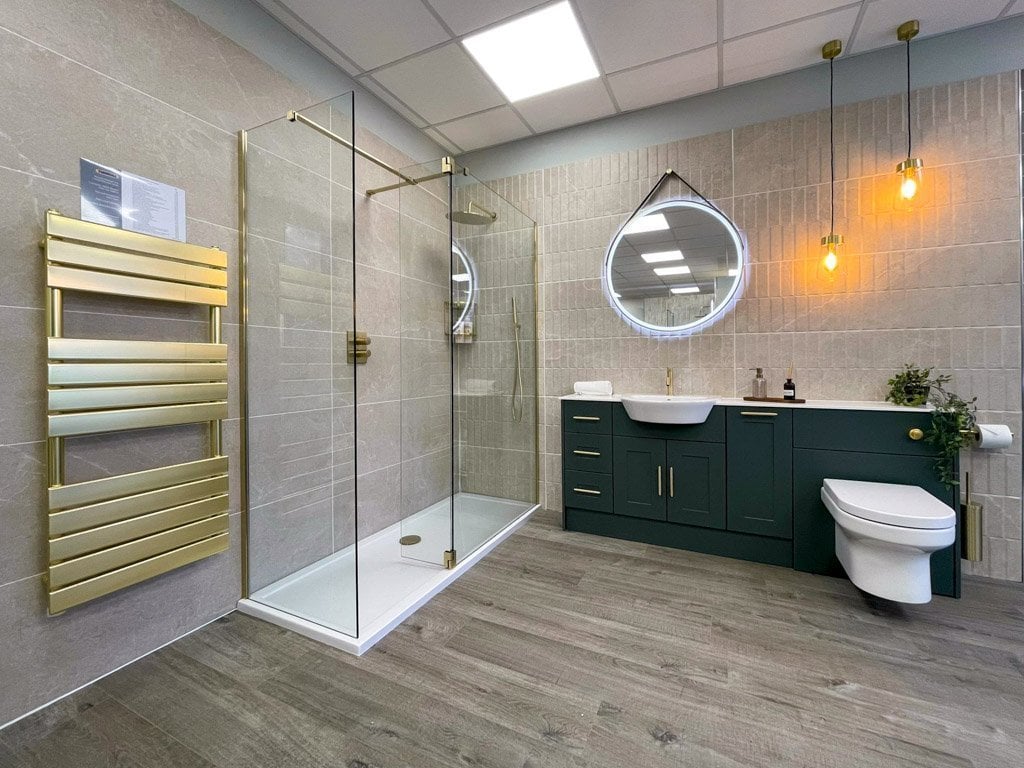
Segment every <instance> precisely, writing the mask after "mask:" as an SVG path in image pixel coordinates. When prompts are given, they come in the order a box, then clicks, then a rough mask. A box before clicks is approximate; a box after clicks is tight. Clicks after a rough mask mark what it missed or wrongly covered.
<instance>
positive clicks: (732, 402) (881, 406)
mask: <svg viewBox="0 0 1024 768" xmlns="http://www.w3.org/2000/svg"><path fill="white" fill-rule="evenodd" d="M638 394H639V393H638ZM622 398H623V395H563V396H562V397H561V398H559V399H560V400H585V401H592V402H596V403H621V402H622ZM714 400H715V404H716V405H725V406H744V407H747V408H752V407H753V408H817V409H821V410H836V411H901V412H903V413H907V412H914V411H917V412H919V413H928V412H930V411H931V410H932V407H931V406H930V405H922V406H917V407H911V406H908V405H893V404H892V403H886V402H880V401H874V400H808V401H807V402H806V403H769V402H762V401H757V400H744V399H743V398H742V397H715V398H714Z"/></svg>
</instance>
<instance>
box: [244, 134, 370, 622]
mask: <svg viewBox="0 0 1024 768" xmlns="http://www.w3.org/2000/svg"><path fill="white" fill-rule="evenodd" d="M248 154H249V134H248V132H246V131H244V130H243V131H239V132H238V288H239V290H238V416H239V428H238V449H239V451H238V452H239V456H240V459H241V461H240V462H239V466H238V473H239V483H238V497H239V506H240V507H241V510H240V513H239V522H240V525H239V527H238V530H239V531H240V539H239V550H240V555H241V561H242V562H241V568H240V569H239V579H240V580H241V584H240V585H239V594H240V595H241V596H242V597H243V598H248V597H249V595H250V589H249V391H248V387H249V384H248V381H249V371H248V368H249V328H248V326H249V297H248V296H247V293H248V289H249V277H248V272H249V226H248V217H249V210H248V194H249V189H248V175H247V173H246V163H247V162H248ZM356 619H357V620H356V624H357V629H358V623H359V621H358V616H357V617H356Z"/></svg>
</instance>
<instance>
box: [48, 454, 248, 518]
mask: <svg viewBox="0 0 1024 768" xmlns="http://www.w3.org/2000/svg"><path fill="white" fill-rule="evenodd" d="M227 471H228V457H227V456H216V457H214V458H212V459H200V460H199V461H190V462H187V463H185V464H175V465H173V466H170V467H159V468H157V469H147V470H143V471H142V472H132V473H130V474H126V475H114V476H113V477H104V478H101V479H99V480H89V481H87V482H84V483H75V484H74V485H64V486H61V487H59V488H51V489H50V493H49V502H50V509H51V510H58V509H67V508H69V507H81V506H85V505H86V504H95V503H96V502H98V501H105V500H107V499H116V498H119V497H121V496H130V495H133V494H138V493H146V492H148V491H154V490H157V489H160V488H167V487H170V486H172V485H181V484H183V483H190V482H192V481H193V480H202V479H204V478H207V477H214V476H216V475H224V476H225V477H226V475H227ZM226 487H227V486H225V488H226ZM210 495H213V494H210ZM177 503H181V502H177Z"/></svg>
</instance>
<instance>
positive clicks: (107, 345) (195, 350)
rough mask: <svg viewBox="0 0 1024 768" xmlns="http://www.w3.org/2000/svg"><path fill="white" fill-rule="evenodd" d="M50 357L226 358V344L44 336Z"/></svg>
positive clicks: (224, 359) (177, 359) (178, 359)
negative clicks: (46, 337) (48, 337)
mask: <svg viewBox="0 0 1024 768" xmlns="http://www.w3.org/2000/svg"><path fill="white" fill-rule="evenodd" d="M47 349H48V355H49V357H50V359H51V360H119V361H126V360H145V361H147V362H159V361H171V360H173V361H177V362H199V361H206V360H209V361H226V360H227V359H228V347H227V345H226V344H220V343H217V344H197V343H195V342H190V341H123V340H121V339H64V338H50V339H47Z"/></svg>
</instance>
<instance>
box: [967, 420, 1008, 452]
mask: <svg viewBox="0 0 1024 768" xmlns="http://www.w3.org/2000/svg"><path fill="white" fill-rule="evenodd" d="M1012 444H1013V432H1011V431H1010V428H1009V427H1008V426H1006V425H1005V424H979V425H978V441H977V443H975V445H976V446H977V447H978V448H993V449H997V448H1009V447H1010V446H1011V445H1012Z"/></svg>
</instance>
